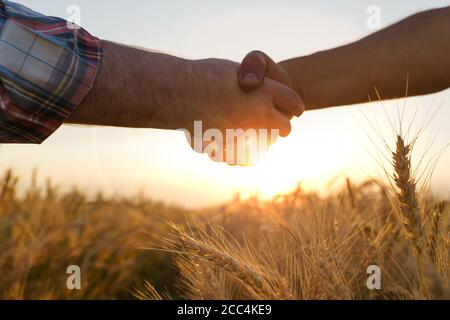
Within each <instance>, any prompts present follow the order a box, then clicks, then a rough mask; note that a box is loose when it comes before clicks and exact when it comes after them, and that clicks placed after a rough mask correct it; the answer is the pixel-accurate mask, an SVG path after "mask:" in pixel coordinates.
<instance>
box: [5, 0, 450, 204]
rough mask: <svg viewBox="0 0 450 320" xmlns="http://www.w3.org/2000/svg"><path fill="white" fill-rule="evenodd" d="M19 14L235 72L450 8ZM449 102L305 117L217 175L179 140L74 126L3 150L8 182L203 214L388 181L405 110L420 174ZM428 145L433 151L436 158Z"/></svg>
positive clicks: (130, 5)
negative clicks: (11, 174)
mask: <svg viewBox="0 0 450 320" xmlns="http://www.w3.org/2000/svg"><path fill="white" fill-rule="evenodd" d="M20 2H21V3H22V4H24V5H26V6H28V7H30V8H32V9H34V10H36V11H39V12H41V13H44V14H48V15H53V16H59V17H64V18H68V17H69V16H70V13H68V12H67V8H68V7H69V6H70V5H76V6H78V7H79V8H80V10H81V11H80V13H81V21H80V22H81V25H82V27H84V28H85V29H87V30H88V31H89V32H90V33H91V34H93V35H95V36H97V37H99V38H102V39H108V40H111V41H115V42H119V43H125V44H130V45H137V46H142V47H146V48H149V49H153V50H157V51H162V52H167V53H170V54H174V55H177V56H182V57H185V58H188V59H199V58H208V57H217V58H226V59H231V60H235V61H240V60H241V59H242V58H243V57H244V56H245V54H246V53H247V52H249V51H251V50H254V49H259V50H263V51H265V52H267V53H268V54H269V55H271V56H272V57H273V58H274V59H275V60H282V59H286V58H292V57H296V56H301V55H305V54H310V53H313V52H316V51H319V50H324V49H328V48H332V47H335V46H339V45H342V44H346V43H348V42H351V41H355V40H357V39H359V38H361V37H364V36H366V35H368V34H370V33H372V32H373V30H371V29H370V28H369V27H368V25H367V21H368V18H369V17H370V13H368V11H367V10H368V8H369V7H370V6H372V5H376V6H377V7H378V8H379V9H380V18H381V27H385V26H387V25H390V24H392V23H394V22H396V21H398V20H400V19H402V18H404V17H406V16H408V15H411V14H413V13H415V12H418V11H422V10H426V9H430V8H434V7H440V6H446V5H450V1H441V0H412V1H411V0H409V1H406V0H404V1H400V0H399V1H395V2H394V1H387V0H386V1H384V0H378V1H357V2H356V1H320V2H319V1H311V0H309V1H306V0H305V1H299V0H296V1H293V0H282V1H275V0H270V1H269V0H266V1H249V0H248V1H242V0H241V1H235V0H228V1H207V0H203V1H201V0H190V1H186V0H185V1H173V0H165V1H162V0H152V1H139V0H128V1H126V2H124V1H114V0H109V1H103V0H100V1H99V0H97V1H87V0H78V1H76V0H70V1H66V0H46V1H38V0H23V1H20ZM449 92H450V90H446V91H443V92H441V93H437V94H433V95H428V96H424V97H419V98H409V99H406V100H405V99H402V100H397V101H389V102H383V103H381V102H374V103H371V104H364V105H358V106H351V107H339V108H330V109H327V110H320V111H311V112H306V113H305V114H304V115H303V116H302V117H301V118H299V119H295V120H294V121H293V131H292V133H291V135H290V136H289V137H288V138H285V139H280V140H279V141H278V142H277V144H276V145H275V146H273V147H272V149H271V150H270V151H269V153H268V155H267V156H266V157H265V158H264V159H262V161H261V163H259V164H258V165H256V166H253V167H245V168H239V167H229V166H227V165H225V164H217V163H214V162H212V161H210V160H209V159H208V158H207V157H206V156H205V155H199V154H196V153H195V152H193V151H192V150H191V149H190V147H189V146H188V145H187V143H186V142H185V138H184V136H183V134H181V133H180V132H172V131H163V130H153V129H124V128H108V127H83V126H69V125H64V126H62V127H61V128H60V129H59V130H58V131H56V132H55V133H54V134H53V135H52V136H51V137H50V138H48V139H47V140H46V141H45V142H44V143H43V144H42V145H2V146H0V170H1V171H3V170H5V169H6V168H9V167H12V168H13V169H14V170H15V171H16V173H17V174H19V175H20V177H21V184H20V186H21V188H25V187H26V186H27V184H29V182H30V176H31V172H32V170H33V169H34V168H37V170H38V176H39V177H40V181H44V178H46V177H50V178H51V180H52V181H53V183H54V184H55V185H57V186H58V187H59V188H60V189H62V190H65V189H69V188H71V187H72V186H74V185H76V186H77V187H78V188H80V189H83V190H86V191H87V192H88V193H90V194H94V193H95V192H96V191H99V190H101V191H102V192H104V193H106V194H115V195H133V194H136V193H143V194H145V195H148V196H151V197H152V198H155V199H158V200H164V201H168V202H175V203H177V204H180V205H185V206H192V207H194V206H204V205H211V204H215V203H220V202H223V201H226V200H228V199H230V198H231V197H233V195H234V194H235V193H236V192H240V193H241V194H243V195H244V196H248V195H252V194H258V195H259V196H261V197H271V196H273V195H275V194H277V193H279V192H288V191H290V190H291V189H292V188H294V187H295V186H296V185H297V183H298V182H300V183H301V184H302V186H303V187H304V188H305V189H320V190H322V191H323V190H330V189H331V188H332V187H333V186H334V185H335V184H336V185H338V184H339V181H342V180H343V177H346V176H349V177H351V178H352V179H354V180H356V181H358V180H363V179H366V178H369V177H374V176H377V175H378V174H380V172H382V170H381V165H382V164H381V163H380V162H382V161H380V160H378V155H377V153H378V151H379V149H382V148H380V147H379V146H380V143H379V141H380V136H383V137H384V138H385V139H386V140H388V141H393V139H394V136H393V132H392V130H391V128H390V124H389V121H388V117H389V119H390V121H391V122H395V117H396V116H397V114H398V113H397V110H399V109H402V108H405V110H406V111H405V118H406V120H408V119H410V120H411V119H413V118H414V119H415V121H414V123H415V124H416V126H413V129H416V130H419V129H420V128H421V127H425V130H424V132H423V133H422V140H423V142H421V143H419V144H418V147H417V149H418V150H416V151H417V153H418V154H417V156H416V157H415V158H414V159H413V160H417V163H419V160H420V158H421V152H422V153H426V154H427V156H429V157H431V156H433V155H435V154H437V152H439V150H440V149H441V148H442V147H444V146H445V145H446V144H448V143H449V142H450V126H448V124H446V123H445V122H444V120H445V119H449V118H450V99H449V98H450V96H449ZM405 105H406V107H404V106H405ZM415 114H416V115H417V116H416V117H414V115H415ZM374 124H376V125H374ZM374 128H376V130H373V129H374ZM374 131H377V132H374ZM389 139H390V140H389ZM428 141H433V142H434V143H433V144H432V145H431V147H430V148H427V146H428V144H427V142H428ZM384 151H385V150H384ZM384 151H383V150H381V152H384ZM380 159H382V157H381V158H380ZM422 163H427V162H426V161H424V162H422ZM448 164H450V152H449V151H446V152H444V153H443V154H442V156H441V158H440V161H439V163H438V164H437V166H436V169H435V174H434V178H433V180H432V186H433V188H434V189H433V190H434V191H436V192H439V193H441V194H443V195H444V196H450V192H449V190H450V182H449V181H450V179H449V178H450V174H449V173H448V170H446V168H447V167H448ZM424 169H425V168H424ZM330 181H337V182H336V183H335V184H333V183H330Z"/></svg>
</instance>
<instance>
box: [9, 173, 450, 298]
mask: <svg viewBox="0 0 450 320" xmlns="http://www.w3.org/2000/svg"><path fill="white" fill-rule="evenodd" d="M342 179H343V180H344V186H345V187H344V188H343V189H342V190H341V191H338V192H336V193H335V194H330V195H329V196H327V197H322V196H320V195H318V194H316V193H311V192H305V191H303V190H302V188H301V186H300V185H299V186H298V188H297V189H296V190H295V191H294V192H292V193H289V194H285V195H278V196H277V197H275V198H274V199H272V200H270V201H266V200H265V201H262V200H260V199H258V198H257V197H251V198H249V199H245V200H242V199H240V198H239V196H238V195H236V197H235V199H234V200H233V201H230V202H229V203H227V204H224V205H221V206H215V207H210V208H209V209H202V210H198V211H190V210H184V209H181V208H179V207H175V206H169V205H166V204H164V203H161V202H154V201H151V200H149V199H146V198H144V197H142V196H141V197H140V196H136V197H132V198H119V197H116V198H104V197H103V196H102V195H101V194H98V195H97V196H96V197H95V198H94V199H88V198H87V197H86V195H85V194H84V193H83V192H82V191H79V190H76V189H73V190H72V191H70V192H64V193H60V192H58V190H57V189H56V188H55V187H53V186H52V184H51V181H50V180H47V184H46V187H45V188H37V187H36V184H35V182H33V183H32V184H31V185H30V186H29V188H28V189H27V191H26V193H25V194H24V196H23V197H18V196H17V194H16V190H15V185H16V183H17V181H18V177H16V176H15V175H14V172H13V171H10V170H9V171H7V172H6V173H4V176H3V179H2V180H1V189H0V298H2V299H74V298H76V299H132V298H136V297H138V298H148V299H158V298H171V299H173V298H175V299H177V298H188V299H190V298H194V299H247V298H252V299H260V298H265V299H415V298H440V299H442V298H447V299H448V298H450V295H449V265H448V258H449V257H448V254H449V224H448V222H449V219H448V218H449V214H448V213H449V206H448V202H446V201H441V200H440V201H437V200H436V199H431V198H426V199H421V209H420V210H421V211H420V212H421V216H420V221H423V228H424V234H423V235H422V236H423V248H422V250H423V251H422V252H420V253H419V254H420V255H421V256H422V257H423V261H421V262H420V264H422V265H423V274H421V273H422V271H421V270H419V268H418V262H417V260H416V258H415V254H414V250H413V249H414V245H411V242H409V241H408V238H407V237H406V238H405V237H404V234H403V231H402V223H400V221H401V220H398V217H397V216H396V213H395V204H394V203H393V202H392V199H391V198H390V193H391V191H390V189H389V188H388V187H385V186H383V184H381V183H380V182H377V181H370V180H369V181H366V182H365V183H362V184H358V185H354V184H353V183H352V182H351V181H350V180H348V179H347V180H346V179H345V178H344V177H343V178H342ZM31 180H32V181H36V176H34V178H33V179H31ZM390 199H391V200H390ZM409 240H411V239H409ZM72 264H75V265H79V266H80V267H81V272H82V278H81V279H82V280H81V285H82V289H81V290H68V289H67V287H66V279H67V277H68V275H67V274H66V268H67V267H68V266H69V265H72ZM372 264H376V265H378V266H380V268H381V270H382V290H368V288H367V286H366V279H367V277H368V275H367V273H366V269H367V267H368V266H369V265H372Z"/></svg>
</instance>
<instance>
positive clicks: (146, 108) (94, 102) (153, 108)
mask: <svg viewBox="0 0 450 320" xmlns="http://www.w3.org/2000/svg"><path fill="white" fill-rule="evenodd" d="M199 72H200V71H199V70H198V68H197V65H196V63H195V62H194V61H189V60H185V59H181V58H177V57H174V56H170V55H166V54H162V53H155V52H150V51H146V50H141V49H137V48H133V47H128V46H125V45H120V44H116V43H112V42H108V41H104V42H103V56H102V62H101V65H100V68H99V71H98V75H97V78H96V80H95V83H94V86H93V88H92V89H91V91H90V93H89V94H88V95H87V97H86V98H85V99H84V101H83V102H82V103H81V104H80V105H79V106H78V108H77V109H76V110H75V111H74V112H73V114H72V115H71V117H70V118H69V119H68V121H67V122H68V123H76V124H89V125H106V126H121V127H142V128H150V127H151V128H162V129H174V128H180V127H182V126H183V125H184V123H183V121H184V120H182V119H188V118H189V114H188V113H189V112H190V109H191V108H190V105H191V104H194V103H195V99H196V97H195V96H194V95H193V94H194V92H196V91H195V90H194V87H198V86H200V85H201V84H199V83H198V80H197V81H194V80H195V79H199V77H196V76H195V74H196V73H199Z"/></svg>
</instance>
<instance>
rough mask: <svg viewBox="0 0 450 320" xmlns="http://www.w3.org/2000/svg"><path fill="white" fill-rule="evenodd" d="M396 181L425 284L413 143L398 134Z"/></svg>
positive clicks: (401, 212)
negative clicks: (406, 141)
mask: <svg viewBox="0 0 450 320" xmlns="http://www.w3.org/2000/svg"><path fill="white" fill-rule="evenodd" d="M392 160H393V165H394V171H395V172H394V181H395V184H396V186H397V187H398V190H397V192H396V194H397V199H398V201H399V205H400V210H399V216H400V221H401V223H402V225H403V228H404V231H405V235H406V238H407V240H408V241H409V243H410V245H411V247H412V249H413V252H414V255H415V257H416V260H417V266H418V269H419V281H420V285H421V288H422V285H423V229H422V221H421V216H420V209H419V205H418V200H417V195H416V182H415V179H414V177H413V176H412V173H411V145H405V142H404V140H403V138H402V137H401V136H400V135H397V143H396V150H395V152H393V154H392Z"/></svg>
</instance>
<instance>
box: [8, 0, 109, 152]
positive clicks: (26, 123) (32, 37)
mask: <svg viewBox="0 0 450 320" xmlns="http://www.w3.org/2000/svg"><path fill="white" fill-rule="evenodd" d="M72 26H73V25H71V24H69V23H67V21H65V20H63V19H60V18H55V17H48V16H44V15H41V14H39V13H37V12H34V11H32V10H30V9H28V8H26V7H24V6H22V5H20V4H16V3H13V2H10V1H0V143H41V142H42V141H44V140H45V139H46V138H47V137H48V136H50V135H51V134H52V133H53V132H54V131H55V130H56V129H57V128H58V127H59V126H60V125H61V124H62V123H63V122H64V120H65V119H66V118H67V117H68V116H69V115H70V114H71V113H72V112H73V110H74V109H75V108H76V107H77V106H78V105H79V104H80V103H81V101H82V100H83V98H84V97H85V96H86V95H87V94H88V92H89V90H90V89H91V87H92V85H93V83H94V80H95V77H96V74H97V71H98V68H99V64H100V59H101V41H100V40H99V39H97V38H95V37H93V36H92V35H90V34H89V33H88V32H86V31H85V30H83V29H81V28H79V27H77V26H75V27H72Z"/></svg>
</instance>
